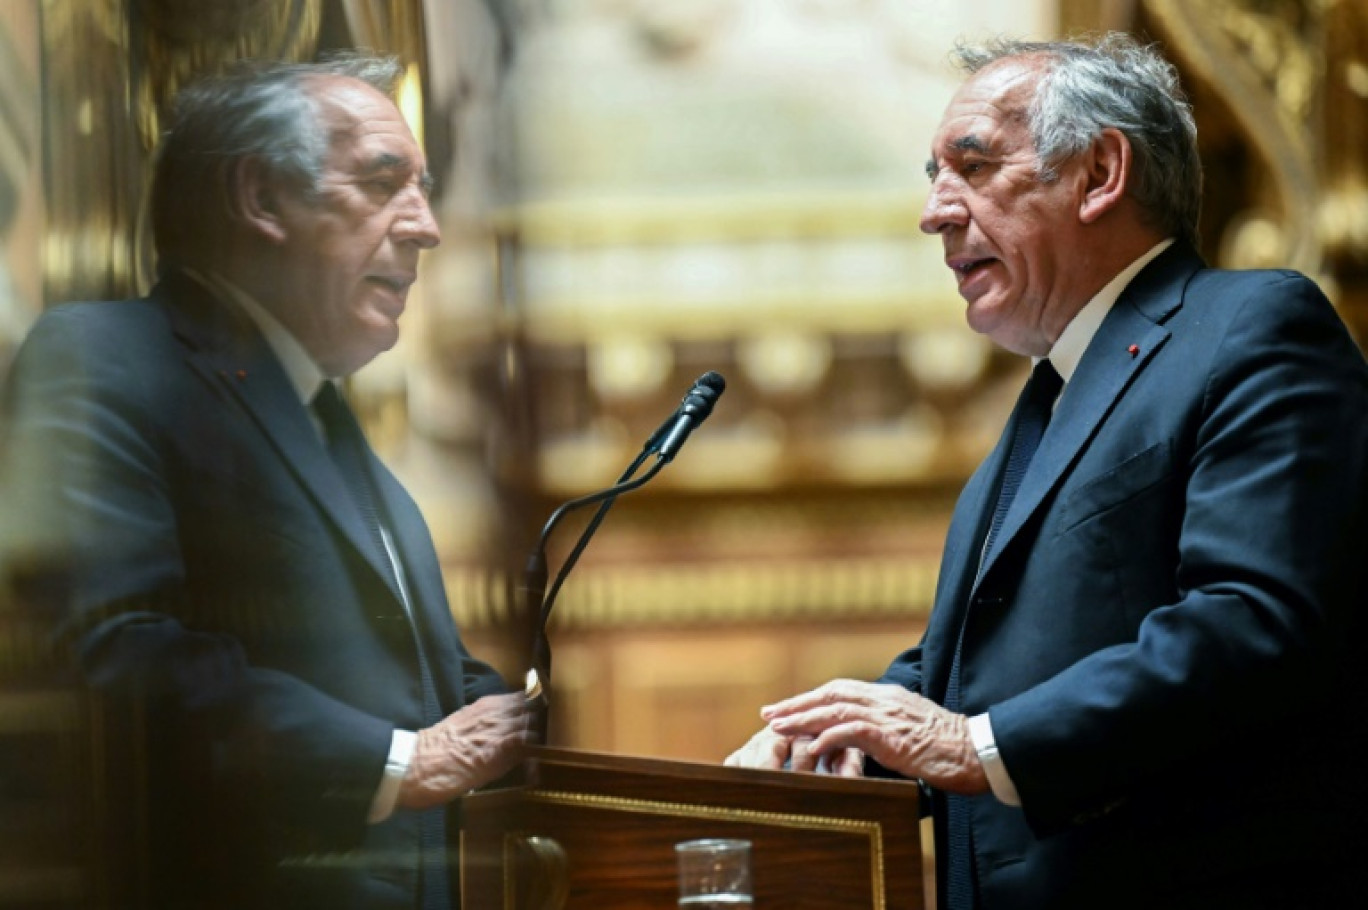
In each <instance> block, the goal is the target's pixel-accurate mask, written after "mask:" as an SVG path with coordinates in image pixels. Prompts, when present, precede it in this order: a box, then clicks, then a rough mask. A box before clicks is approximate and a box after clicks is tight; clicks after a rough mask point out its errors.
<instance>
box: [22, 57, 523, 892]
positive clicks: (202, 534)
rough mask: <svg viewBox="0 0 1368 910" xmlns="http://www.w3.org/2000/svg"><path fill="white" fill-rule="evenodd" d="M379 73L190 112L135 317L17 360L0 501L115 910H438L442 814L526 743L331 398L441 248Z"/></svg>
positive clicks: (99, 310)
mask: <svg viewBox="0 0 1368 910" xmlns="http://www.w3.org/2000/svg"><path fill="white" fill-rule="evenodd" d="M398 72H399V69H398V65H397V64H396V63H395V62H393V61H390V60H381V59H371V58H362V57H355V58H346V59H341V60H337V61H333V62H331V63H327V64H314V65H274V66H267V67H262V68H255V69H252V68H249V69H244V70H242V71H239V72H236V73H234V74H231V75H229V76H226V77H223V78H219V79H215V80H211V81H208V82H205V83H203V84H200V85H197V86H194V87H192V88H190V89H188V90H187V91H186V92H185V93H183V95H182V96H181V98H180V99H178V102H177V107H176V110H175V113H174V116H173V119H172V126H171V128H170V131H169V133H168V135H167V137H166V139H165V141H164V143H163V147H162V150H161V153H160V157H159V159H158V163H157V170H156V175H155V178H154V189H153V213H152V215H153V228H154V236H155V240H156V245H157V250H158V257H159V267H158V271H159V275H160V280H159V282H158V284H157V286H156V288H155V289H154V290H153V292H152V293H151V295H149V296H148V297H147V298H145V299H141V300H133V301H125V302H118V303H98V304H75V305H69V306H62V307H57V308H55V309H53V310H50V311H49V312H48V313H46V314H45V315H44V316H43V317H42V318H41V319H40V320H39V322H38V323H37V325H36V326H35V328H34V330H33V331H32V333H31V334H30V336H29V338H28V339H27V340H26V342H25V344H24V346H23V347H22V348H21V350H20V352H19V354H18V356H17V358H16V361H15V371H14V374H13V376H12V380H11V384H10V389H9V396H10V401H11V413H10V414H9V417H10V419H11V421H12V424H13V427H12V429H13V432H12V445H11V446H10V451H9V452H8V453H7V454H8V458H9V467H10V470H11V471H12V472H13V473H12V477H13V478H14V480H15V485H14V489H15V492H16V494H22V495H23V496H24V497H25V501H26V502H27V503H28V504H29V505H30V506H31V507H32V509H33V513H34V514H35V515H37V516H40V517H42V518H45V519H47V520H48V521H49V522H51V523H52V524H53V525H54V526H55V533H54V538H55V540H56V541H58V542H59V545H60V546H61V547H62V553H61V555H62V557H63V559H64V563H63V565H64V568H65V570H66V571H65V573H64V575H65V577H64V582H65V587H64V589H63V591H62V596H53V597H51V598H49V601H48V602H46V603H45V604H44V606H47V607H50V608H52V609H54V610H56V611H59V612H60V615H59V616H58V617H56V618H57V620H58V621H59V625H60V630H61V641H62V643H63V644H64V645H66V646H68V647H69V648H70V649H71V652H72V654H73V656H74V658H75V660H76V662H77V663H78V665H79V668H80V670H81V671H82V676H83V678H84V679H85V680H86V681H88V683H89V684H90V685H91V687H92V688H93V689H94V691H95V692H96V693H98V695H99V696H100V702H99V704H100V705H101V709H102V711H103V713H102V714H101V715H100V719H101V723H102V725H103V726H104V727H105V728H107V730H108V732H110V733H111V734H112V736H111V742H112V745H114V746H116V747H118V748H116V749H115V750H114V751H113V752H111V756H112V760H120V759H121V760H124V761H127V762H128V764H126V765H123V766H120V767H116V768H113V769H110V770H109V771H108V773H109V774H110V777H109V782H110V786H109V790H108V792H107V794H106V795H107V797H108V798H109V799H110V800H111V803H112V806H113V809H112V810H111V812H110V813H109V814H110V816H111V818H112V819H113V820H114V821H115V822H117V823H126V825H127V828H126V829H123V830H122V831H121V832H119V833H121V834H123V835H124V836H125V837H126V838H127V840H126V844H127V845H128V846H129V847H130V848H134V849H137V848H140V847H142V846H146V848H147V849H146V852H147V861H148V863H149V865H148V867H147V868H146V870H145V871H144V872H143V873H141V874H139V875H135V876H131V879H132V882H131V884H130V885H129V886H128V889H127V890H126V891H121V892H119V893H118V894H116V895H115V896H114V897H115V901H114V902H115V903H116V904H122V903H124V902H127V903H133V904H139V905H142V904H145V905H149V906H224V907H305V906H308V907H329V908H336V907H405V908H413V907H419V906H424V907H437V906H441V907H449V906H451V905H452V901H453V895H455V894H458V893H459V892H458V891H456V890H455V888H454V887H453V886H454V882H453V881H452V880H451V879H450V877H449V870H448V868H447V865H446V860H447V859H448V852H447V849H446V848H447V846H448V844H449V843H452V842H454V831H455V828H454V824H455V822H456V821H457V819H456V816H455V814H454V812H449V811H448V807H449V806H450V805H451V804H452V801H453V800H454V799H455V798H456V797H458V796H459V795H461V794H463V793H465V792H467V791H469V790H470V789H471V788H473V787H477V786H479V785H481V784H484V783H486V782H488V781H491V780H493V779H495V778H497V777H499V776H501V775H502V774H503V773H504V772H506V771H507V770H509V769H510V768H511V767H512V766H513V764H514V763H515V762H516V761H517V758H518V756H519V754H520V751H521V747H522V746H523V745H524V744H525V742H526V739H527V734H526V733H525V729H526V717H525V709H524V707H523V703H522V697H521V695H517V694H502V693H503V688H504V687H503V685H502V683H501V680H500V679H499V678H498V677H497V675H496V674H495V673H494V672H493V671H492V670H491V669H490V668H489V667H487V666H485V665H484V664H481V663H479V662H478V661H476V660H474V659H473V658H471V657H470V655H469V654H468V653H467V652H466V651H465V649H464V647H463V646H462V644H461V641H460V638H459V636H458V634H457V631H456V629H455V627H454V625H453V623H452V621H451V615H450V612H449V609H448V606H447V602H446V598H445V595H444V591H443V586H442V580H441V575H440V571H439V566H438V560H437V556H436V553H435V552H434V550H433V545H432V542H431V540H430V538H429V536H428V532H427V528H426V525H425V524H424V522H423V519H422V517H421V516H420V514H419V512H418V510H417V508H416V506H415V505H414V503H413V502H412V500H411V499H409V497H408V496H407V494H406V493H405V492H404V490H403V489H402V487H400V485H399V484H398V483H397V481H396V480H395V479H394V478H393V477H392V476H391V475H390V474H389V472H388V471H386V470H385V468H384V467H383V466H382V465H381V464H380V463H379V461H377V460H376V459H375V457H374V455H373V454H372V453H371V452H370V450H369V448H368V447H367V446H366V443H365V440H364V439H363V438H362V437H361V435H360V431H359V429H358V428H357V426H356V423H355V420H354V418H353V417H352V415H351V413H350V411H349V410H348V409H347V407H346V405H345V403H344V402H343V401H342V399H341V397H340V396H339V394H338V391H337V389H336V387H335V383H336V380H337V379H339V378H340V377H343V376H346V375H347V374H349V373H351V372H353V371H354V370H356V369H358V368H359V367H361V366H362V365H364V364H365V363H367V362H368V361H370V360H371V359H372V358H373V357H375V356H376V355H377V354H379V353H380V352H382V351H384V350H386V349H387V348H389V347H390V346H392V345H393V344H394V342H395V340H396V338H397V337H398V323H397V321H398V319H399V316H400V315H401V314H402V313H403V311H404V307H405V302H406V298H407V295H408V291H409V288H410V286H411V285H412V284H413V282H414V280H415V278H416V277H417V268H418V257H419V254H420V253H421V251H422V250H424V249H428V248H431V247H433V246H436V244H437V243H438V241H439V239H440V238H439V234H438V228H437V224H436V222H435V221H434V219H433V215H432V212H431V210H430V208H429V206H428V199H427V193H428V184H429V177H428V176H427V172H426V169H425V163H424V159H423V154H422V151H421V150H420V148H419V147H418V145H417V143H416V142H415V140H414V138H413V136H412V134H411V133H410V131H409V128H408V126H407V125H406V124H405V122H404V120H403V119H402V117H401V116H400V114H399V111H398V110H397V109H396V108H395V106H394V104H393V103H392V101H391V100H390V97H389V92H390V91H391V89H392V87H393V85H394V82H395V80H396V78H397V76H398ZM117 865H118V864H117V863H116V866H117Z"/></svg>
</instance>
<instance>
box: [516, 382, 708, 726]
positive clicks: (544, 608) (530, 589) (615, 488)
mask: <svg viewBox="0 0 1368 910" xmlns="http://www.w3.org/2000/svg"><path fill="white" fill-rule="evenodd" d="M726 387H727V381H726V380H725V379H723V378H722V375H721V374H720V373H715V372H713V371H711V370H709V371H708V372H707V373H704V374H703V375H702V376H700V377H698V379H697V380H696V381H695V382H694V384H693V388H691V389H689V391H688V393H687V394H685V396H684V400H683V401H682V402H681V403H680V405H679V407H678V408H676V409H675V412H674V413H673V414H671V415H670V416H669V417H668V418H667V419H666V420H665V422H664V423H662V424H661V425H660V426H659V427H657V428H656V430H655V432H654V433H652V434H651V436H650V437H649V438H648V439H647V440H646V444H645V445H644V446H642V449H641V452H640V454H638V455H637V457H636V458H635V459H634V460H633V461H632V463H631V464H630V465H628V467H627V470H625V471H624V472H623V473H622V476H620V477H619V478H618V480H617V483H615V484H613V485H612V486H611V487H608V488H606V489H603V490H599V491H598V492H596V493H590V494H588V495H586V496H581V497H579V498H578V499H572V500H570V501H569V502H565V503H562V504H561V505H560V507H559V508H557V509H556V510H555V511H554V512H552V513H551V517H550V518H548V519H547V521H546V524H545V526H543V528H542V532H541V536H540V537H539V538H538V539H537V544H536V546H535V547H533V548H532V552H531V553H530V554H529V555H528V559H527V565H526V568H525V569H524V572H523V587H522V594H523V599H524V607H525V609H526V615H528V616H529V617H534V625H533V628H532V653H531V663H532V669H530V670H528V671H527V677H526V682H525V688H524V694H525V695H526V696H527V698H528V700H529V701H538V702H540V703H541V705H542V706H545V704H546V689H547V687H549V685H550V679H551V646H550V643H549V641H548V640H547V637H546V625H547V621H548V620H549V619H550V617H551V608H552V606H554V604H555V601H556V595H557V594H558V593H559V592H560V589H561V586H562V585H563V584H564V583H565V579H566V577H567V576H568V575H569V574H570V570H571V569H573V568H574V566H575V564H576V563H577V562H578V561H579V557H580V554H582V553H583V552H584V549H585V547H587V546H588V545H589V540H590V538H591V537H593V535H594V532H595V531H596V530H598V526H599V525H600V524H601V523H602V521H603V518H604V516H605V515H607V514H608V510H609V509H610V508H612V506H613V503H614V502H616V501H617V498H618V497H619V496H621V495H622V494H623V493H630V492H631V491H632V490H635V489H638V488H640V487H642V486H644V485H646V484H647V483H648V482H650V480H651V479H652V478H653V477H655V476H656V474H659V473H660V470H661V469H662V468H664V467H665V465H667V464H669V463H670V462H671V461H673V460H674V457H675V456H676V455H677V454H679V450H680V448H681V447H682V446H683V445H684V443H685V441H686V440H687V439H688V438H689V434H690V433H692V432H693V431H694V430H695V429H696V428H697V427H698V426H699V425H701V424H702V423H703V421H704V420H706V419H707V418H708V415H709V414H711V413H712V409H713V406H714V405H715V404H716V403H717V399H718V398H720V397H721V396H722V392H723V391H725V390H726ZM651 455H655V456H656V461H655V464H653V465H651V466H650V468H648V469H647V471H646V473H645V474H643V475H642V476H640V477H636V478H635V479H634V475H635V474H636V472H637V470H638V469H639V468H640V467H641V465H642V463H643V462H644V461H645V460H646V459H647V458H649V457H650V456H651ZM594 503H600V505H599V508H598V511H597V512H596V513H595V514H594V517H593V518H592V519H590V521H589V523H588V525H586V526H585V529H584V531H583V532H582V533H581V534H580V537H579V540H578V541H576V543H575V546H574V548H573V549H572V550H571V551H570V554H569V556H567V557H566V559H565V563H564V564H563V565H562V566H561V569H560V571H559V572H558V573H557V574H556V581H555V583H554V584H553V585H552V586H551V592H550V594H549V595H548V594H545V591H546V580H547V566H546V544H547V541H548V540H549V539H550V537H551V532H552V531H553V530H555V528H556V525H558V524H559V523H560V520H561V519H562V518H564V517H565V516H566V515H567V514H569V513H570V512H572V511H574V510H575V509H578V508H581V507H582V506H587V505H592V504H594ZM541 726H542V729H541V731H540V732H541V733H542V735H543V738H545V712H542V717H541Z"/></svg>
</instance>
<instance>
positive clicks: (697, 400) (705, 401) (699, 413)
mask: <svg viewBox="0 0 1368 910" xmlns="http://www.w3.org/2000/svg"><path fill="white" fill-rule="evenodd" d="M726 390H727V380H725V379H723V378H722V374H721V373H716V372H713V371H712V370H709V371H708V372H706V373H704V374H703V375H702V376H699V377H698V378H697V379H696V380H694V384H693V388H691V389H689V391H688V392H687V393H686V394H685V395H684V400H683V401H682V402H680V404H679V407H677V408H675V412H674V413H673V414H671V415H670V416H669V417H667V418H665V422H664V423H662V424H661V425H660V426H658V427H656V431H655V432H654V433H652V434H651V437H650V438H649V439H647V440H646V445H645V446H643V447H642V450H641V451H642V453H643V454H651V453H655V452H661V451H662V450H663V449H664V448H665V444H666V443H669V444H670V454H669V456H668V457H667V458H666V460H667V461H672V460H673V459H674V456H675V455H676V454H678V453H679V449H680V446H682V445H684V440H686V439H688V438H689V434H690V433H692V432H693V429H694V427H696V426H698V425H699V424H701V423H702V422H703V421H704V420H707V419H708V415H709V414H711V413H712V409H713V405H714V404H716V403H717V399H718V398H720V397H722V393H723V392H725V391H726ZM629 470H631V469H629Z"/></svg>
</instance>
